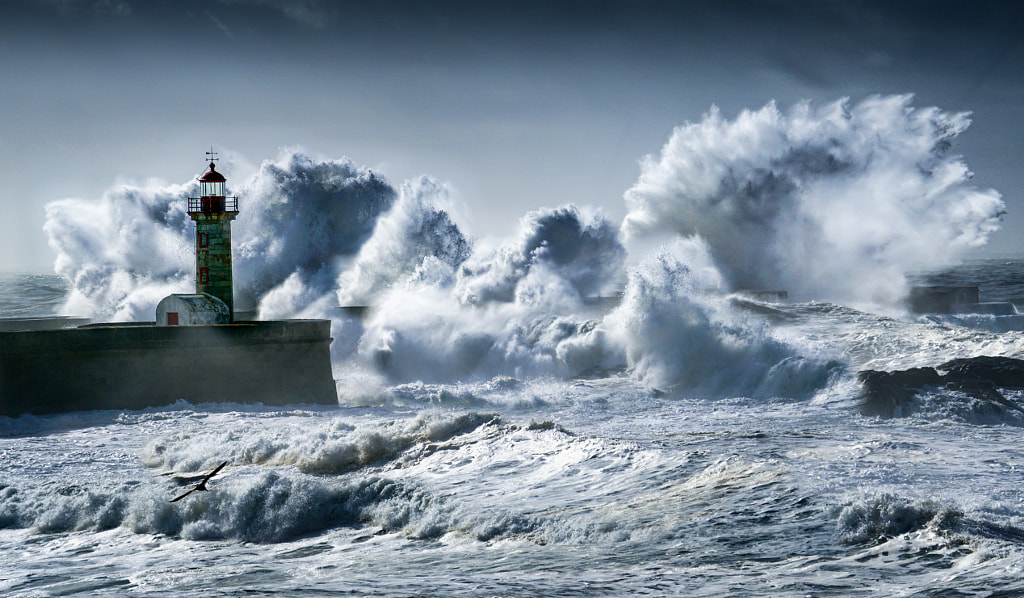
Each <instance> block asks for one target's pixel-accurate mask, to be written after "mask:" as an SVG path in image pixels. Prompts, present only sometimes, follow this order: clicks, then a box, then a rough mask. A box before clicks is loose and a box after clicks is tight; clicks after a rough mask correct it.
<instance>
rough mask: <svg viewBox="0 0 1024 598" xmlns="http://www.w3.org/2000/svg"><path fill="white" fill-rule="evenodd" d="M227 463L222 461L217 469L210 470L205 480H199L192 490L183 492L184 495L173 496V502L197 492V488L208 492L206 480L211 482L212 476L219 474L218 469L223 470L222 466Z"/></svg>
mask: <svg viewBox="0 0 1024 598" xmlns="http://www.w3.org/2000/svg"><path fill="white" fill-rule="evenodd" d="M227 464H228V462H227V461H225V462H223V463H221V464H220V465H218V466H217V469H214V470H213V471H211V472H210V473H209V474H207V476H206V477H205V478H203V481H201V482H199V483H198V484H196V486H195V488H192V489H191V490H189V491H188V492H186V493H185V494H182V495H181V496H179V497H178V498H173V499H171V502H178V501H179V500H181V499H183V498H185V497H186V496H188V495H189V494H192V493H193V492H195V491H196V490H199V491H200V492H206V482H209V481H210V478H212V477H213V476H215V475H217V472H218V471H220V470H221V468H223V467H224V466H225V465H227Z"/></svg>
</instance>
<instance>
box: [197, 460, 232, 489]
mask: <svg viewBox="0 0 1024 598" xmlns="http://www.w3.org/2000/svg"><path fill="white" fill-rule="evenodd" d="M227 464H228V462H227V461H225V462H223V463H221V464H220V465H218V466H217V469H214V470H213V471H211V472H210V473H209V474H208V475H207V476H206V477H205V478H203V481H202V482H199V485H200V486H202V485H204V484H206V482H209V481H210V478H212V477H213V476H215V475H217V472H218V471H220V470H221V469H223V468H224V466H225V465H227Z"/></svg>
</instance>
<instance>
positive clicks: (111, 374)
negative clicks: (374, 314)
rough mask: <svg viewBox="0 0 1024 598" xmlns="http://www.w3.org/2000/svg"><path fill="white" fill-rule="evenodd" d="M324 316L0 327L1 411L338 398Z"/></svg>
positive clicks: (275, 402)
mask: <svg viewBox="0 0 1024 598" xmlns="http://www.w3.org/2000/svg"><path fill="white" fill-rule="evenodd" d="M330 343H331V337H330V321H328V320H284V321H269V322H240V323H236V324H225V325H212V326H155V325H152V324H144V325H116V324H106V325H103V324H101V325H91V326H84V327H81V328H72V329H65V330H34V331H21V332H0V415H11V416H14V415H20V414H23V413H35V414H44V413H56V412H63V411H77V410H85V409H141V408H144V407H158V406H162V405H168V404H170V403H173V402H175V401H177V400H178V399H185V400H186V401H189V402H191V403H203V402H214V401H232V402H240V403H256V402H260V403H264V404H268V405H284V404H289V403H321V404H336V403H337V400H338V398H337V390H336V388H335V385H334V380H333V377H332V373H331V361H330Z"/></svg>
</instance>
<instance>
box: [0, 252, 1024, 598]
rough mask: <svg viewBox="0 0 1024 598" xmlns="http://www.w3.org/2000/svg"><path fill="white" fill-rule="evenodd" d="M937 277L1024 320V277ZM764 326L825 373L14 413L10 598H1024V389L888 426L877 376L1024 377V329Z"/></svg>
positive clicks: (976, 273)
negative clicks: (867, 382) (878, 405)
mask: <svg viewBox="0 0 1024 598" xmlns="http://www.w3.org/2000/svg"><path fill="white" fill-rule="evenodd" d="M921 278H922V280H926V281H927V282H931V283H933V284H976V285H979V286H980V287H981V292H982V298H983V300H990V301H1015V300H1018V298H1021V297H1024V262H1022V261H1021V260H988V261H983V262H972V263H969V264H966V265H964V266H961V267H958V268H955V269H951V270H949V271H945V272H940V273H934V274H930V275H922V277H921ZM66 291H67V287H66V285H65V284H64V283H63V282H62V280H61V279H60V278H58V277H54V276H37V275H4V276H3V277H0V317H30V316H45V315H52V314H54V313H55V310H57V309H58V306H59V305H60V304H61V303H62V300H63V297H64V294H65V293H66ZM744 306H745V307H744ZM635 309H641V307H635ZM736 309H737V311H738V312H742V314H741V315H737V316H736V317H742V318H744V321H748V320H753V321H756V322H759V323H760V325H761V326H763V329H759V330H761V332H759V334H762V335H764V336H765V337H766V338H770V339H772V342H777V343H785V344H786V345H787V346H793V347H800V349H801V353H802V354H803V355H805V356H807V355H810V356H811V357H813V359H804V360H803V361H800V362H795V361H794V360H793V359H792V358H787V357H785V356H783V357H778V359H777V361H778V362H777V363H774V362H771V363H768V364H767V366H766V365H765V363H753V361H757V360H768V361H770V360H771V359H773V357H772V356H773V355H775V353H773V352H772V351H770V350H767V349H766V350H760V351H745V352H743V351H740V352H738V353H737V354H735V355H731V354H729V353H728V352H727V351H726V349H722V347H728V346H729V345H728V343H725V344H722V343H719V344H716V345H714V347H716V348H715V352H714V353H713V354H711V355H710V356H709V357H708V360H707V361H699V360H698V359H696V358H695V356H697V355H702V354H704V353H708V351H704V350H701V349H700V348H699V347H698V349H697V350H682V348H683V347H684V346H685V345H689V344H693V343H696V342H700V339H699V338H696V337H697V336H698V335H696V334H695V333H694V334H690V335H687V334H679V335H674V334H668V335H667V336H665V338H662V339H660V340H659V343H660V344H658V345H656V346H658V347H661V349H660V350H661V351H662V352H663V353H666V354H667V353H671V352H672V351H674V350H675V349H676V348H680V351H679V353H678V354H679V355H680V357H679V359H680V360H684V361H685V360H687V359H689V360H690V361H689V362H686V363H683V364H682V367H690V366H689V365H688V364H690V363H691V362H692V368H694V372H692V373H691V374H689V375H687V376H683V377H681V378H680V377H677V379H684V380H689V381H694V380H696V382H694V383H693V384H690V385H688V386H687V385H683V386H682V387H679V386H677V387H673V388H667V389H666V388H651V387H650V386H648V385H646V384H643V383H641V382H640V381H639V379H638V377H637V375H636V371H635V368H632V367H626V368H621V367H620V368H613V369H610V370H606V371H593V372H590V373H588V374H587V375H585V376H583V377H558V376H553V375H537V376H531V375H528V374H522V375H508V374H507V373H506V374H502V375H495V376H493V377H483V378H481V377H473V378H465V379H462V378H459V377H457V376H448V377H447V379H442V380H440V381H437V380H435V381H432V382H430V383H427V382H423V381H419V382H416V381H413V382H409V381H404V382H401V383H397V382H394V381H389V380H390V379H389V378H388V377H387V376H386V375H385V374H386V373H381V372H375V371H373V370H372V369H366V370H365V371H362V370H361V371H354V370H353V368H352V367H351V364H346V363H336V364H335V367H336V374H337V376H338V384H339V394H340V396H341V402H340V404H339V405H338V406H337V407H324V406H311V405H303V404H295V405H292V406H289V407H287V408H268V407H263V406H259V405H256V406H253V405H242V404H225V403H213V402H211V403H205V404H195V405H193V404H188V403H185V402H179V403H177V404H175V405H172V406H170V407H166V408H154V409H147V410H143V411H91V412H75V413H67V414H61V415H53V416H46V417H36V416H22V417H19V418H0V594H2V595H5V596H69V595H81V596H86V595H88V596H94V595H110V596H121V595H134V596H144V595H159V596H168V595H182V596H191V595H202V596H242V595H276V596H332V595H339V596H340V595H345V596H353V595H354V596H359V595H374V596H609V595H639V596H645V595H647V596H666V595H687V596H895V595H901V596H950V597H952V596H1018V595H1024V443H1022V442H1021V440H1022V429H1024V428H1022V426H1024V411H1021V410H1020V409H1014V408H1012V407H1013V406H1016V407H1024V396H1022V393H1021V391H1020V390H1013V389H1007V390H1005V391H1004V395H1005V396H1006V398H1007V399H1008V400H1009V402H1010V404H1011V407H1008V408H1006V409H1002V410H998V409H997V410H993V409H990V408H980V407H979V405H978V403H977V402H976V401H975V400H974V399H972V398H971V397H969V396H967V395H965V394H963V393H962V392H960V391H957V390H947V389H934V390H931V391H926V392H922V393H921V394H920V395H919V396H917V397H916V398H915V401H914V402H913V404H912V408H911V409H908V410H907V411H906V412H904V413H902V414H901V417H891V418H880V417H874V416H865V415H862V414H861V412H860V410H859V409H858V402H859V400H860V398H859V397H860V385H859V383H858V382H857V378H856V374H857V372H858V371H861V370H864V369H876V370H895V369H904V368H909V367H916V366H934V365H937V364H939V363H942V362H943V361H946V360H949V359H952V358H956V357H973V356H978V355H995V356H1008V357H1018V358H1020V357H1024V332H1022V330H1024V323H1022V322H1021V321H1020V317H1018V316H991V315H989V316H981V315H979V316H976V317H958V316H915V315H911V314H907V313H904V312H901V311H900V310H899V309H897V308H893V307H887V308H878V309H875V308H873V307H872V306H862V305H858V306H842V305H837V304H832V303H794V304H773V305H767V304H756V305H753V308H751V304H747V303H744V304H741V305H740V307H737V308H736ZM634 315H635V314H634ZM655 316H656V314H654V313H653V312H652V314H650V315H649V318H654V317H655ZM645 321H646V320H645ZM652 330H653V329H652ZM684 330H685V329H684ZM694 330H697V328H694V329H692V330H691V332H693V331H694ZM700 330H704V328H700ZM715 330H717V329H715ZM670 332H672V331H670ZM718 333H720V334H722V335H727V334H735V330H732V329H730V330H724V331H723V330H719V331H718ZM651 334H654V332H652V333H651ZM709 334H710V333H709ZM336 342H337V341H336ZM673 343H675V345H674V344H673ZM677 345H678V347H677ZM766 346H767V345H766ZM771 346H774V345H771ZM723 351H726V352H724V353H723ZM730 355H731V358H735V360H736V361H735V363H733V364H731V365H730V367H728V368H725V369H720V368H719V367H718V365H717V364H718V362H720V361H722V360H723V359H729V358H730ZM748 362H749V363H748ZM55 367H59V364H55ZM638 367H639V366H638ZM716 376H717V377H718V378H719V379H718V380H717V381H713V382H714V383H710V382H709V383H706V384H705V383H704V382H705V380H704V377H707V378H714V377H716ZM747 377H755V378H757V379H756V380H753V381H752V382H750V383H745V384H739V385H738V384H730V383H728V382H730V381H731V380H732V379H735V378H747ZM725 378H728V379H725ZM647 379H648V380H650V378H647ZM737 389H741V390H742V391H737ZM224 461H226V462H227V463H228V465H227V466H226V467H225V468H224V469H223V470H222V471H221V472H220V473H219V474H218V475H217V476H215V477H214V478H213V479H212V480H211V481H210V483H209V491H208V492H205V493H199V492H197V493H193V494H192V495H190V496H189V497H187V498H186V499H184V500H181V501H179V502H175V503H171V502H170V499H171V498H173V497H175V496H177V495H179V494H181V493H182V492H183V491H184V489H186V488H187V487H188V486H189V484H190V483H195V482H196V481H197V480H198V479H200V478H201V476H202V475H204V474H205V473H206V472H208V471H210V470H212V469H213V468H214V467H215V466H216V465H217V464H219V463H221V462H224Z"/></svg>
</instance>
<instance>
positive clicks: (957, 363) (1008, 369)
mask: <svg viewBox="0 0 1024 598" xmlns="http://www.w3.org/2000/svg"><path fill="white" fill-rule="evenodd" d="M937 369H939V370H943V371H945V372H946V375H945V379H946V380H947V381H967V380H985V381H988V382H991V383H992V384H994V385H995V386H1000V387H1003V388H1024V360H1021V359H1014V358H1012V357H988V356H981V357H968V358H962V359H953V360H950V361H947V362H946V363H943V364H941V365H939V366H938V367H937Z"/></svg>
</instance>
